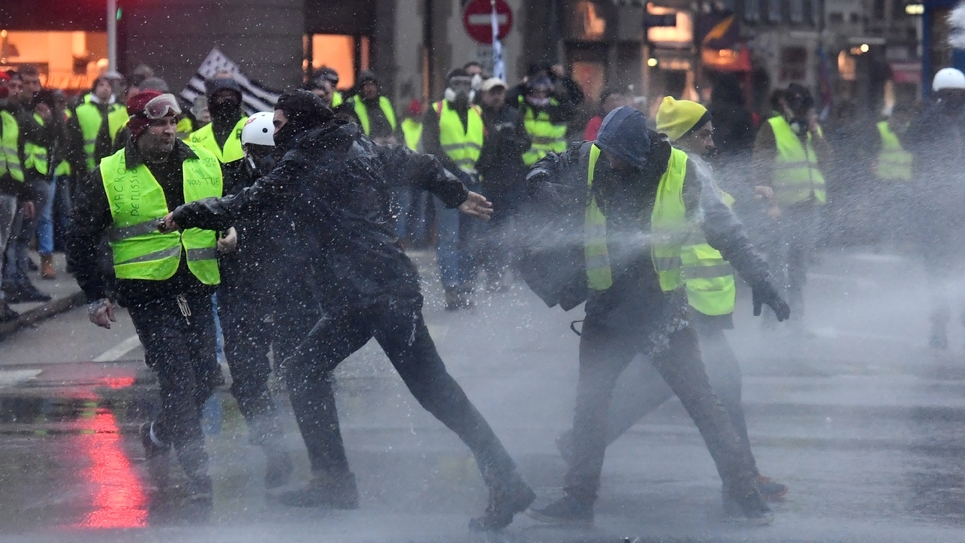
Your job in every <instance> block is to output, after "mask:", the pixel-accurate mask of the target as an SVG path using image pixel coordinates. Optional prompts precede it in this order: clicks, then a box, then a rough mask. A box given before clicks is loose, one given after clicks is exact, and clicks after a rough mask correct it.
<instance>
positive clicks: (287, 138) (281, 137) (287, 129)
mask: <svg viewBox="0 0 965 543" xmlns="http://www.w3.org/2000/svg"><path fill="white" fill-rule="evenodd" d="M294 137H295V124H294V123H293V122H291V120H289V121H288V122H287V123H285V126H283V127H281V128H280V129H279V130H278V132H275V147H276V148H280V147H284V146H287V145H288V144H289V143H291V140H292V138H294Z"/></svg>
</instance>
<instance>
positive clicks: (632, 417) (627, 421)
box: [606, 315, 757, 472]
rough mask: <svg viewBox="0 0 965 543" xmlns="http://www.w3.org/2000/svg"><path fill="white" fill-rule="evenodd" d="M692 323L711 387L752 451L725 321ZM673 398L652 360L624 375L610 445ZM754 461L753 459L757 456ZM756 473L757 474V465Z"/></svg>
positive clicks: (618, 389) (609, 434) (617, 394)
mask: <svg viewBox="0 0 965 543" xmlns="http://www.w3.org/2000/svg"><path fill="white" fill-rule="evenodd" d="M691 322H692V323H693V325H694V329H695V330H696V331H697V337H698V338H699V340H700V351H701V353H702V357H703V361H704V366H705V368H706V371H707V377H708V378H709V381H710V384H711V386H712V387H713V389H714V392H716V393H717V397H718V398H719V399H720V403H721V405H723V406H724V410H725V411H727V415H728V416H729V417H730V422H731V424H732V425H733V426H734V430H736V431H737V435H738V436H739V437H740V440H741V444H742V445H743V446H744V447H745V448H746V449H747V450H748V451H750V446H751V445H750V440H749V439H748V437H747V422H746V421H745V420H744V409H743V407H741V379H742V377H741V369H740V364H739V363H738V361H737V356H736V355H735V354H734V351H733V350H732V349H731V347H730V343H728V342H727V337H726V336H725V335H724V325H723V323H724V322H725V321H724V320H721V319H719V318H714V317H707V316H702V315H694V316H693V318H692V319H691ZM673 395H674V392H673V389H671V388H670V386H669V385H667V382H666V381H664V380H663V378H661V376H660V372H659V371H657V368H656V367H655V366H654V365H653V364H651V363H650V361H649V360H645V361H644V363H643V364H642V367H640V368H637V367H630V368H627V369H626V371H624V373H623V374H622V375H621V376H620V382H619V383H618V384H617V385H616V389H615V390H614V392H613V400H612V401H611V402H610V414H609V417H608V425H607V436H606V440H607V445H609V444H611V443H613V442H614V441H616V440H617V438H619V437H620V436H622V435H623V434H624V433H626V431H627V430H629V429H630V428H631V427H632V426H633V425H634V424H636V423H637V422H639V421H640V419H642V418H643V417H645V416H646V415H647V414H648V413H650V412H651V411H653V410H654V409H656V408H658V407H660V406H661V405H663V403H664V402H666V401H667V400H669V399H670V398H671V397H673ZM751 459H752V460H753V457H752V458H751ZM754 471H755V472H757V468H756V465H755V468H754Z"/></svg>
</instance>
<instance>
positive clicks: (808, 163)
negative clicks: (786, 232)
mask: <svg viewBox="0 0 965 543" xmlns="http://www.w3.org/2000/svg"><path fill="white" fill-rule="evenodd" d="M767 122H768V123H769V124H770V125H771V129H773V131H774V140H775V142H776V143H777V159H776V160H775V161H774V176H773V179H772V181H771V187H772V188H773V189H774V194H775V196H776V198H777V203H779V204H781V205H793V204H799V203H802V202H807V201H810V200H814V201H815V202H816V203H818V204H822V205H823V204H824V203H826V202H827V201H828V197H827V192H826V191H825V188H824V176H823V175H821V169H820V168H818V159H817V155H816V154H815V153H814V147H813V146H812V145H811V139H812V138H811V134H808V136H807V145H801V140H800V139H798V137H797V135H796V134H794V131H792V130H791V125H789V124H787V121H786V120H785V119H784V117H782V116H780V115H778V116H776V117H771V118H770V119H768V120H767Z"/></svg>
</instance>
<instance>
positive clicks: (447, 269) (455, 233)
mask: <svg viewBox="0 0 965 543" xmlns="http://www.w3.org/2000/svg"><path fill="white" fill-rule="evenodd" d="M469 190H473V189H471V188H470V189H469ZM433 200H434V201H435V205H436V221H437V222H438V229H439V246H438V248H437V251H436V258H437V259H438V260H439V274H440V276H441V279H442V286H443V287H445V288H446V289H458V288H463V289H465V288H471V284H472V281H473V280H474V279H475V276H476V269H475V268H476V257H477V253H478V251H479V248H478V244H479V232H480V230H479V229H480V228H481V226H482V225H480V224H479V223H481V222H482V221H481V220H480V219H477V218H475V217H470V216H468V215H466V216H462V215H461V214H460V213H459V210H458V209H455V208H453V209H447V208H446V205H445V204H443V203H442V201H441V200H439V199H438V198H433Z"/></svg>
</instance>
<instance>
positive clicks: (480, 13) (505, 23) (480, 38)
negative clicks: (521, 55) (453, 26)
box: [462, 0, 513, 44]
mask: <svg viewBox="0 0 965 543" xmlns="http://www.w3.org/2000/svg"><path fill="white" fill-rule="evenodd" d="M492 12H493V5H492V3H491V0H471V1H470V2H469V3H468V4H466V7H465V8H463V10H462V25H463V26H464V27H466V32H467V33H468V34H469V37H470V38H472V39H474V40H476V41H477V42H479V43H486V44H490V43H492V42H493V22H492ZM496 22H497V23H498V24H499V39H503V38H505V37H506V34H509V30H510V29H511V28H512V27H513V11H512V10H511V9H510V8H509V4H507V3H506V1H505V0H496Z"/></svg>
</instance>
